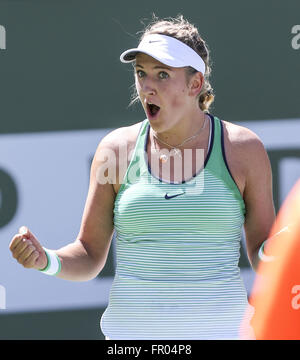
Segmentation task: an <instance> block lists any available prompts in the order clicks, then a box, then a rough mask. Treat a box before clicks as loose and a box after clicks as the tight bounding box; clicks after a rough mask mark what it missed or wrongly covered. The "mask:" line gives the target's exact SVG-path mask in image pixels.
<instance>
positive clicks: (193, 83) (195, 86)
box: [189, 71, 204, 96]
mask: <svg viewBox="0 0 300 360" xmlns="http://www.w3.org/2000/svg"><path fill="white" fill-rule="evenodd" d="M203 83H204V77H203V74H202V73H201V72H199V71H198V72H196V73H195V74H194V75H193V76H192V77H191V79H190V82H189V93H190V95H191V96H197V95H198V94H200V91H201V89H202V86H203Z"/></svg>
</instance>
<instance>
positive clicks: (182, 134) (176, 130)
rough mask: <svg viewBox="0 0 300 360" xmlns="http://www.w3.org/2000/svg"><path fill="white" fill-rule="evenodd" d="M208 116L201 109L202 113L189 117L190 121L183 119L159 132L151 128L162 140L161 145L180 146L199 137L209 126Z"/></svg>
mask: <svg viewBox="0 0 300 360" xmlns="http://www.w3.org/2000/svg"><path fill="white" fill-rule="evenodd" d="M207 118H208V115H206V114H205V113H204V112H202V111H201V113H200V114H199V113H198V114H197V117H196V118H193V117H189V118H188V119H189V120H190V121H188V120H187V119H185V121H181V122H180V123H178V124H177V125H176V126H174V127H173V128H171V129H168V130H166V131H162V132H157V131H155V130H153V129H151V130H152V132H153V134H152V135H153V137H155V139H156V140H158V141H160V145H161V147H166V146H165V145H169V147H177V146H178V147H180V146H179V145H180V144H182V146H184V144H185V142H186V143H187V145H188V144H189V145H190V144H191V142H192V141H193V140H194V139H197V138H198V137H199V136H201V133H203V132H204V130H205V128H206V127H207ZM190 138H191V139H190ZM189 139H190V140H189Z"/></svg>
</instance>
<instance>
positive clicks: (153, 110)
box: [147, 103, 160, 118]
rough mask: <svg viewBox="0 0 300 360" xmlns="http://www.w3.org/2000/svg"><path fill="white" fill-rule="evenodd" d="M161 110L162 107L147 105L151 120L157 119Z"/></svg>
mask: <svg viewBox="0 0 300 360" xmlns="http://www.w3.org/2000/svg"><path fill="white" fill-rule="evenodd" d="M159 110H160V107H159V106H158V105H155V104H151V103H147V114H148V115H149V116H150V117H151V118H154V117H156V116H157V114H158V113H159Z"/></svg>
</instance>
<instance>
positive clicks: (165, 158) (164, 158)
mask: <svg viewBox="0 0 300 360" xmlns="http://www.w3.org/2000/svg"><path fill="white" fill-rule="evenodd" d="M206 120H207V117H206V116H205V114H204V121H203V124H202V126H201V128H200V129H199V130H198V131H197V132H196V134H194V135H192V136H190V137H188V138H187V139H185V140H183V142H182V143H180V144H178V145H175V146H174V145H170V144H168V143H167V142H166V141H164V140H162V139H160V138H159V137H158V136H157V135H155V134H154V133H153V137H154V138H155V140H156V141H157V140H158V141H160V142H161V143H162V144H164V145H167V146H169V147H170V148H172V150H171V152H174V155H179V156H180V157H182V156H181V150H180V149H179V148H180V147H181V146H183V145H184V144H185V143H187V142H188V141H191V140H193V139H195V138H196V137H197V136H198V135H199V134H200V133H201V131H202V130H203V129H204V128H205V124H206ZM154 148H155V151H156V152H157V151H159V150H158V149H157V148H156V145H155V141H154ZM171 152H170V153H171ZM159 159H160V160H161V161H162V162H166V161H168V156H167V155H165V154H163V155H161V156H160V157H159Z"/></svg>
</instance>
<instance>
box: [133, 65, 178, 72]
mask: <svg viewBox="0 0 300 360" xmlns="http://www.w3.org/2000/svg"><path fill="white" fill-rule="evenodd" d="M134 67H140V68H142V69H144V67H143V66H142V65H140V64H135V65H134ZM152 69H154V70H156V69H164V70H169V71H173V70H172V69H171V68H170V67H168V66H164V65H156V66H153V68H152Z"/></svg>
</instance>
